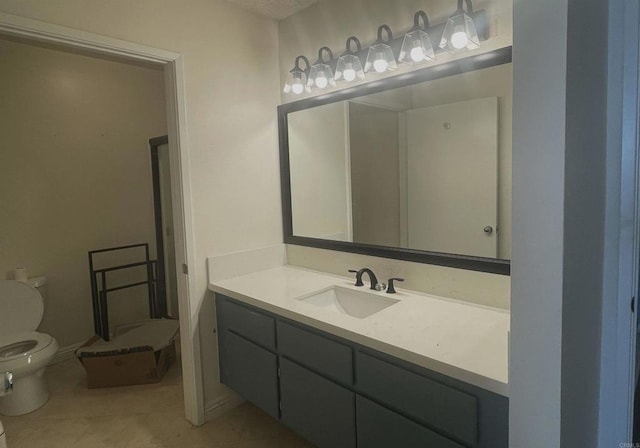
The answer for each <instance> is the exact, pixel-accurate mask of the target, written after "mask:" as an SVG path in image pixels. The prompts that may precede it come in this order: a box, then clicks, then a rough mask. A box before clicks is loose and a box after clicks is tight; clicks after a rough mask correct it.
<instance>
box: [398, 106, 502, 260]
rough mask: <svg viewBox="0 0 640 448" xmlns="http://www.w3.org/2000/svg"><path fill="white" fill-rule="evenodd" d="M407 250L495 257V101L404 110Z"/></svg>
mask: <svg viewBox="0 0 640 448" xmlns="http://www.w3.org/2000/svg"><path fill="white" fill-rule="evenodd" d="M406 118H407V119H406V123H407V157H406V160H407V171H406V172H407V239H408V244H409V247H411V248H412V249H422V250H428V251H432V252H446V253H453V254H461V255H475V256H480V257H491V258H495V257H497V248H498V244H497V241H498V239H497V236H496V232H497V229H496V225H497V216H498V99H497V98H483V99H477V100H471V101H464V102H460V103H454V104H446V105H441V106H434V107H426V108H421V109H413V110H410V111H408V112H407V117H406Z"/></svg>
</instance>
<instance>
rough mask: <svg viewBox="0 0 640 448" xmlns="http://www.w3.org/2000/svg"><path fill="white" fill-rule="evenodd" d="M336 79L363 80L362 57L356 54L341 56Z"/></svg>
mask: <svg viewBox="0 0 640 448" xmlns="http://www.w3.org/2000/svg"><path fill="white" fill-rule="evenodd" d="M334 79H335V80H336V81H340V80H345V81H347V82H351V81H355V80H356V79H360V80H363V79H364V70H363V69H362V62H360V58H359V57H358V56H356V55H354V54H345V55H342V56H340V58H339V59H338V65H337V67H336V75H335V77H334Z"/></svg>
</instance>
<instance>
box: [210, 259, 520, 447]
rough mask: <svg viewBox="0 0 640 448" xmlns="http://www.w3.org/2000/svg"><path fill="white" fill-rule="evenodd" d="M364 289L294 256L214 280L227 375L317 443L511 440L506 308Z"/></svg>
mask: <svg viewBox="0 0 640 448" xmlns="http://www.w3.org/2000/svg"><path fill="white" fill-rule="evenodd" d="M367 288H368V286H364V287H359V288H358V287H355V286H354V285H353V280H352V279H348V278H345V277H338V276H333V275H330V274H325V273H319V272H314V271H308V270H304V269H300V268H294V267H291V266H280V267H276V268H271V269H267V270H263V271H259V272H254V273H251V274H247V275H241V276H238V277H233V278H229V279H226V280H220V281H213V282H212V283H210V289H212V290H213V291H214V292H215V293H216V295H215V296H216V309H217V318H218V341H219V354H220V372H221V381H222V382H223V383H224V384H225V385H227V386H228V387H230V388H231V389H232V390H234V391H235V392H237V393H238V394H239V395H240V396H242V397H243V398H244V399H246V400H248V401H250V402H252V403H254V404H255V405H256V406H258V407H260V408H261V409H263V410H264V411H265V412H267V413H269V414H270V415H272V416H273V417H274V418H277V419H279V420H280V421H281V422H282V423H283V424H285V425H287V426H288V427H290V428H291V429H293V430H294V431H296V432H298V433H299V434H301V435H302V436H304V437H305V438H307V439H308V440H309V441H311V442H312V443H314V444H315V445H317V446H318V447H320V448H323V447H327V448H339V447H345V448H346V447H359V448H364V447H366V448H377V447H380V448H383V447H391V446H402V447H406V448H410V447H434V448H455V447H460V448H462V447H471V448H501V447H505V448H506V447H507V446H508V398H507V392H508V379H507V375H508V359H507V358H508V342H507V341H508V329H509V314H508V312H506V311H502V310H497V309H492V308H488V307H482V306H476V305H471V304H466V303H463V302H458V301H454V300H449V299H445V298H440V297H434V296H430V295H425V294H420V293H414V292H409V291H406V290H401V289H398V292H397V293H396V294H386V293H385V292H376V291H372V290H368V289H367ZM342 305H344V306H342Z"/></svg>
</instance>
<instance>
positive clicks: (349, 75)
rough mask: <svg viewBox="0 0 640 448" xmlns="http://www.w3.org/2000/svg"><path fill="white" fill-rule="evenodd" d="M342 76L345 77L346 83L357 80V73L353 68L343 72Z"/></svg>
mask: <svg viewBox="0 0 640 448" xmlns="http://www.w3.org/2000/svg"><path fill="white" fill-rule="evenodd" d="M342 76H344V80H345V81H349V82H351V81H353V80H354V79H356V71H355V70H354V69H352V68H347V69H345V71H344V72H342Z"/></svg>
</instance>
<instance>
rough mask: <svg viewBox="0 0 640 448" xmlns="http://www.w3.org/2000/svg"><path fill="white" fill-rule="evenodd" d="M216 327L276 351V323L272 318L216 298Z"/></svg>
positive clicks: (218, 297) (220, 297)
mask: <svg viewBox="0 0 640 448" xmlns="http://www.w3.org/2000/svg"><path fill="white" fill-rule="evenodd" d="M216 298H217V300H216V307H217V312H218V325H219V326H220V330H221V331H225V330H232V331H233V332H234V333H237V334H239V335H241V336H244V337H245V338H247V339H248V340H250V341H252V342H255V343H256V344H258V345H260V346H262V347H265V348H268V349H270V350H275V349H276V323H275V320H274V319H273V318H272V317H269V316H265V315H264V314H262V313H260V312H258V311H255V310H252V309H250V308H247V307H244V306H242V305H238V304H236V303H235V302H231V301H230V300H229V299H227V298H226V297H224V296H221V295H217V296H216Z"/></svg>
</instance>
